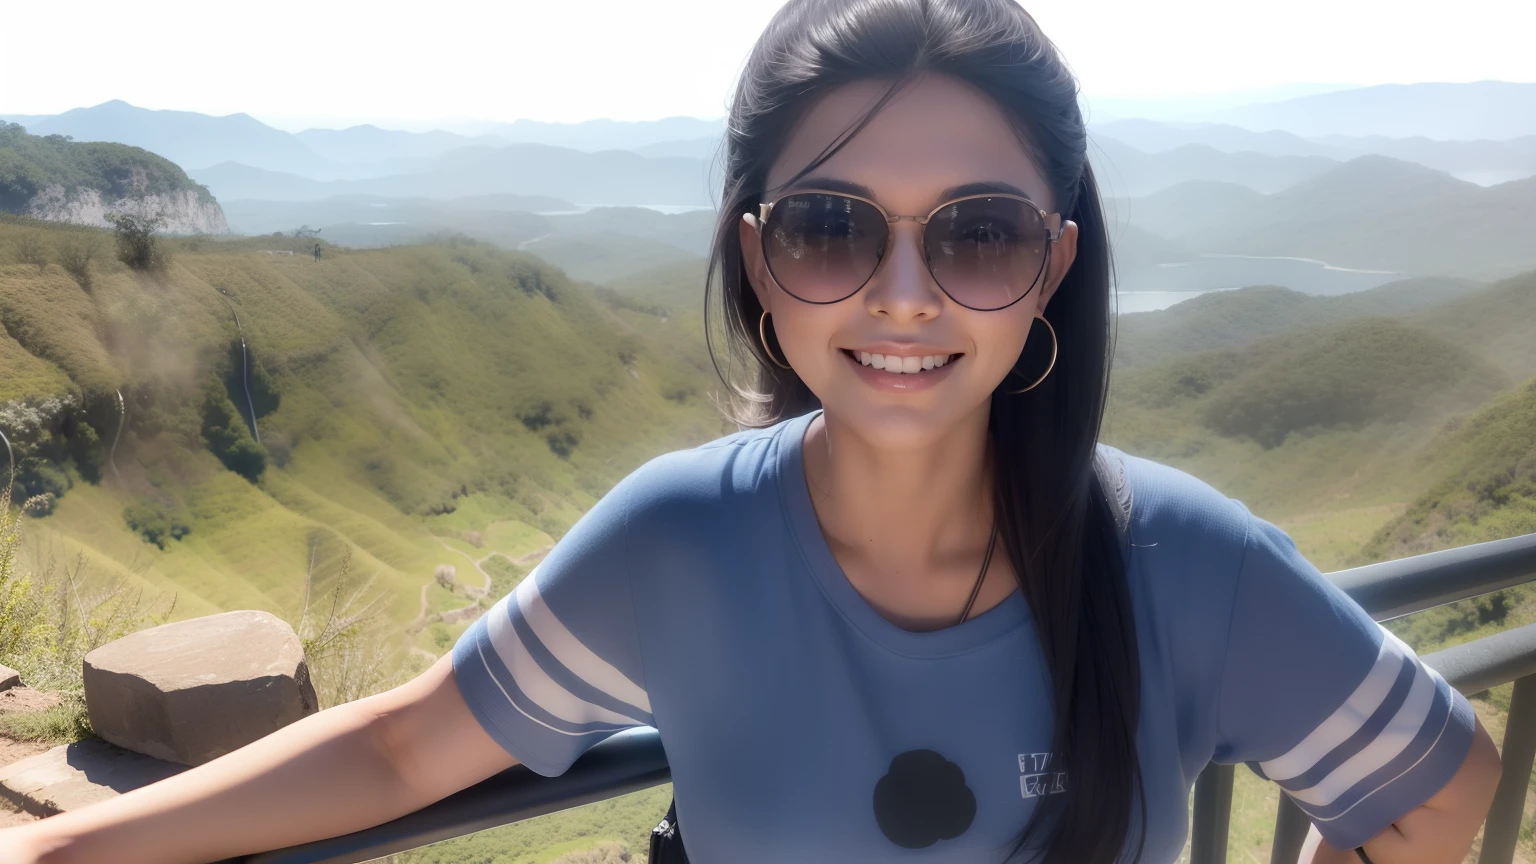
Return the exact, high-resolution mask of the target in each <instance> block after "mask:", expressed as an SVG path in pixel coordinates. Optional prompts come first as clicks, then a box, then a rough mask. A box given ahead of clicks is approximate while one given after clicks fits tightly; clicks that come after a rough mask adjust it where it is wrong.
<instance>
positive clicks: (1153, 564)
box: [1099, 444, 1252, 582]
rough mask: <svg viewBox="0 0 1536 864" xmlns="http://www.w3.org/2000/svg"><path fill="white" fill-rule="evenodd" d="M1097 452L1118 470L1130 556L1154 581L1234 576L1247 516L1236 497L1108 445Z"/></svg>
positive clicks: (1244, 539)
mask: <svg viewBox="0 0 1536 864" xmlns="http://www.w3.org/2000/svg"><path fill="white" fill-rule="evenodd" d="M1099 452H1100V455H1101V456H1102V457H1105V458H1106V460H1107V461H1108V462H1109V463H1111V465H1112V466H1116V467H1117V468H1118V470H1121V471H1123V477H1124V484H1125V486H1126V487H1127V489H1126V491H1125V492H1123V493H1122V494H1121V497H1122V498H1123V499H1125V500H1126V504H1127V506H1128V513H1127V517H1128V518H1127V529H1128V534H1129V538H1128V539H1129V545H1130V550H1131V556H1132V559H1133V561H1135V562H1137V563H1138V564H1140V565H1141V567H1142V569H1144V570H1149V571H1152V573H1151V575H1156V576H1158V577H1160V581H1167V580H1168V579H1170V578H1176V579H1177V580H1178V581H1180V582H1187V581H1189V580H1190V579H1191V578H1194V577H1201V576H1208V577H1214V578H1216V579H1221V580H1225V579H1230V578H1233V577H1235V576H1236V573H1237V570H1238V568H1239V567H1240V566H1241V564H1242V560H1243V556H1244V551H1245V548H1246V546H1247V541H1248V535H1249V531H1250V528H1251V520H1252V516H1251V514H1250V512H1249V510H1248V508H1247V507H1246V506H1244V504H1243V503H1242V502H1241V501H1238V500H1237V499H1235V498H1232V497H1229V496H1228V495H1226V494H1224V493H1222V492H1220V491H1219V490H1217V489H1216V488H1214V487H1212V486H1211V485H1210V484H1209V483H1206V482H1205V481H1204V480H1201V479H1200V478H1198V477H1196V476H1194V475H1193V474H1190V473H1189V472H1187V471H1183V470H1180V469H1178V468H1175V467H1173V466H1171V465H1166V464H1164V463H1162V462H1158V461H1155V460H1153V459H1148V458H1146V457H1141V456H1134V455H1131V454H1128V453H1125V452H1124V451H1121V450H1119V449H1117V448H1114V447H1111V446H1109V445H1102V444H1101V445H1100V447H1099ZM1111 494H1113V492H1111ZM1169 570H1171V571H1173V572H1161V571H1169Z"/></svg>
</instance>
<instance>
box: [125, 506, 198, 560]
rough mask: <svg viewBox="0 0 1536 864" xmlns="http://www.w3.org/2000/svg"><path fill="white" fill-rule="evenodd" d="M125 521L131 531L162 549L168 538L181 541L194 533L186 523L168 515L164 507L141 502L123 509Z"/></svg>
mask: <svg viewBox="0 0 1536 864" xmlns="http://www.w3.org/2000/svg"><path fill="white" fill-rule="evenodd" d="M123 521H124V522H126V523H128V527H129V529H131V530H132V531H133V532H134V533H136V534H138V535H139V536H140V537H143V538H144V539H145V540H147V541H149V542H150V543H153V544H155V545H156V546H158V547H160V548H161V549H164V548H165V541H166V539H167V538H169V539H171V540H180V539H181V538H183V537H185V536H187V535H188V534H191V533H192V529H191V528H188V527H187V525H186V523H185V522H182V521H181V520H180V519H178V518H176V517H175V516H173V515H171V514H170V513H168V512H167V511H166V510H165V508H164V507H161V506H160V505H158V504H152V503H149V502H147V501H141V502H139V503H137V504H131V505H129V506H128V507H126V508H124V509H123Z"/></svg>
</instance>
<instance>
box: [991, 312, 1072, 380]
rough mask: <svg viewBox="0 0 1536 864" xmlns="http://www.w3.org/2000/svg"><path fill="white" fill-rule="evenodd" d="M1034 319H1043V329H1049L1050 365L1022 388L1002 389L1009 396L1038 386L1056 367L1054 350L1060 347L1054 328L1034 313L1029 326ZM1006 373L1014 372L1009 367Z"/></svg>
mask: <svg viewBox="0 0 1536 864" xmlns="http://www.w3.org/2000/svg"><path fill="white" fill-rule="evenodd" d="M1035 321H1045V329H1047V330H1049V331H1051V362H1050V365H1048V366H1046V367H1045V372H1043V373H1042V374H1041V375H1040V377H1039V378H1036V379H1035V383H1033V384H1031V385H1029V386H1028V387H1025V388H1024V389H1023V390H1004V391H1003V392H1004V393H1007V394H1008V395H1009V396H1017V395H1019V394H1020V393H1028V392H1029V391H1031V390H1033V389H1035V388H1036V387H1039V386H1040V382H1041V381H1044V380H1045V379H1046V378H1047V377H1049V376H1050V374H1051V370H1052V369H1055V368H1056V350H1057V349H1058V348H1060V347H1061V345H1060V343H1058V342H1057V341H1056V328H1055V327H1052V326H1051V322H1050V321H1047V320H1046V318H1045V316H1044V315H1036V316H1035V318H1034V320H1031V321H1030V322H1029V324H1030V326H1031V327H1033V326H1034V324H1035ZM1008 374H1009V375H1012V374H1014V371H1013V370H1012V369H1009V370H1008Z"/></svg>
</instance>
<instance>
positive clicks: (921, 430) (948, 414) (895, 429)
mask: <svg viewBox="0 0 1536 864" xmlns="http://www.w3.org/2000/svg"><path fill="white" fill-rule="evenodd" d="M850 395H851V396H852V395H853V394H850ZM822 406H823V409H824V410H825V412H826V415H827V422H828V423H829V424H832V425H833V426H834V427H843V428H845V429H846V430H847V431H849V432H851V433H852V434H853V435H854V436H855V437H857V438H859V439H860V440H861V441H863V442H865V443H866V444H868V445H870V446H872V447H876V448H878V449H881V450H921V449H925V448H929V447H933V446H935V445H938V444H941V443H943V442H944V441H945V440H946V439H948V438H950V436H953V435H954V434H955V433H956V432H957V431H959V429H960V428H961V427H963V426H965V425H966V424H965V418H966V415H969V414H975V413H976V411H977V409H976V408H974V407H967V406H964V405H960V404H956V402H955V401H953V400H950V399H922V400H911V401H908V400H891V399H870V398H867V397H866V398H856V397H855V398H849V399H833V400H823V402H822ZM978 429H980V430H982V431H983V432H985V430H986V411H985V406H984V405H983V406H982V408H981V411H980V425H979V426H978Z"/></svg>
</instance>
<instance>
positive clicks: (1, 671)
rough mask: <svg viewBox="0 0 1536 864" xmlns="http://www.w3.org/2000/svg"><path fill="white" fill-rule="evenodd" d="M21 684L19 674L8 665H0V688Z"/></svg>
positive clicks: (6, 688) (5, 688) (7, 688)
mask: <svg viewBox="0 0 1536 864" xmlns="http://www.w3.org/2000/svg"><path fill="white" fill-rule="evenodd" d="M20 686H21V676H20V675H18V674H17V673H16V670H15V669H12V668H11V667H9V666H0V690H9V689H11V688H12V687H20Z"/></svg>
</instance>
